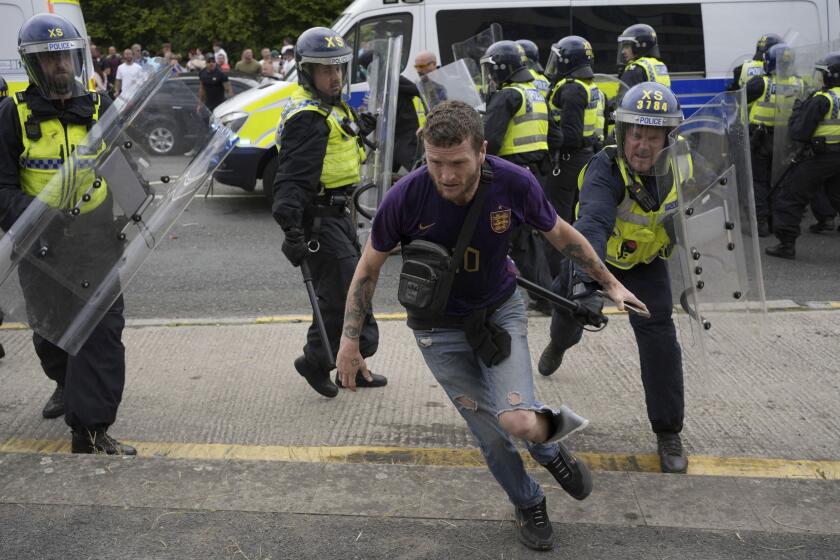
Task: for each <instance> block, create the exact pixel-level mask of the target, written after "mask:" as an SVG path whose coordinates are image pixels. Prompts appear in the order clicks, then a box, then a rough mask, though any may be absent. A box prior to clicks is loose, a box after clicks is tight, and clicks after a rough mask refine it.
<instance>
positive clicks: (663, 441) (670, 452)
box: [656, 432, 688, 474]
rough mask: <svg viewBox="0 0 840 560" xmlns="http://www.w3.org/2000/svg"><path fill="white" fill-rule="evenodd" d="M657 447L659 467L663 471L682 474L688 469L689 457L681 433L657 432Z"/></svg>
mask: <svg viewBox="0 0 840 560" xmlns="http://www.w3.org/2000/svg"><path fill="white" fill-rule="evenodd" d="M656 448H657V451H658V453H659V468H660V469H661V470H662V472H664V473H678V474H682V473H684V472H685V471H687V470H688V457H686V455H685V451H683V446H682V440H681V439H680V434H674V433H668V432H662V433H658V434H656Z"/></svg>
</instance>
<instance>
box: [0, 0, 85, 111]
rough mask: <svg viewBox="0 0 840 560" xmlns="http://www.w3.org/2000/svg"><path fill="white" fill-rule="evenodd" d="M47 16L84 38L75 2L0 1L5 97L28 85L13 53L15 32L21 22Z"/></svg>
mask: <svg viewBox="0 0 840 560" xmlns="http://www.w3.org/2000/svg"><path fill="white" fill-rule="evenodd" d="M43 13H51V14H56V15H59V16H62V17H64V18H66V19H67V20H69V21H70V23H72V24H73V25H74V26H75V27H76V29H77V30H78V31H79V33H80V34H81V35H82V37H87V29H86V28H85V19H84V17H82V8H81V6H80V5H79V0H15V1H8V0H0V76H3V78H4V79H5V80H6V83H7V84H8V86H9V95H12V94H14V92H17V91H22V90H24V89H26V87H27V86H28V85H29V78H27V77H26V70H25V69H24V68H23V65H22V64H21V61H20V57H19V56H18V50H17V38H18V31H20V28H21V26H22V25H23V23H24V22H25V21H26V20H28V19H29V18H30V17H32V16H34V15H35V14H43ZM86 55H87V65H88V76H93V61H92V60H91V57H90V52H87V53H86Z"/></svg>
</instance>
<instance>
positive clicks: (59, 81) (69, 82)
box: [19, 39, 89, 99]
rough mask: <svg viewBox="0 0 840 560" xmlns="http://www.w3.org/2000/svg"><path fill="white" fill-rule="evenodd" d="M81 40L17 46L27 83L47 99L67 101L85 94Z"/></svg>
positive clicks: (87, 77)
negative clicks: (33, 85)
mask: <svg viewBox="0 0 840 560" xmlns="http://www.w3.org/2000/svg"><path fill="white" fill-rule="evenodd" d="M86 49H87V47H86V45H85V41H84V40H82V39H73V40H69V41H58V42H48V43H30V44H28V45H22V46H21V47H20V49H19V50H20V57H21V61H22V62H23V65H24V67H25V68H26V73H27V74H28V76H29V80H30V82H32V83H33V84H35V85H36V86H37V87H38V89H39V90H41V94H42V95H43V96H44V97H45V98H46V99H69V98H71V97H79V96H82V95H85V94H86V93H87V92H88V90H89V88H88V79H89V76H88V71H87V67H86V66H85V56H84V53H85V51H86Z"/></svg>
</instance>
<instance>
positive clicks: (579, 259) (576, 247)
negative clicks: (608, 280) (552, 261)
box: [562, 243, 609, 281]
mask: <svg viewBox="0 0 840 560" xmlns="http://www.w3.org/2000/svg"><path fill="white" fill-rule="evenodd" d="M562 253H563V254H564V255H566V256H567V257H569V258H570V259H572V260H573V261H574V262H575V264H577V265H578V266H579V267H580V268H582V269H583V270H584V272H586V273H587V274H588V275H589V276H590V277H592V279H593V280H597V281H600V280H602V279H604V278H605V276H606V275H607V274H608V273H609V271H608V270H607V267H606V265H604V263H603V262H601V259H599V258H598V257H597V256H595V258H592V257H591V256H589V255H588V254H587V251H586V250H585V249H584V247H583V245H580V244H578V243H569V244H568V245H566V246H565V247H563V250H562Z"/></svg>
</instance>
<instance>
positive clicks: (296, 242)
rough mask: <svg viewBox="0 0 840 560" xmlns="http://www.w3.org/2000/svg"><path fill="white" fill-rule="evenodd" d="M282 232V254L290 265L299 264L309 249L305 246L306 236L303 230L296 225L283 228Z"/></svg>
mask: <svg viewBox="0 0 840 560" xmlns="http://www.w3.org/2000/svg"><path fill="white" fill-rule="evenodd" d="M283 234H284V235H285V239H283V247H282V251H283V254H284V255H286V258H287V259H289V262H290V263H292V266H300V263H302V262H303V259H305V258H306V254H307V252H308V251H309V249H307V247H306V238H305V237H304V235H303V230H302V229H300V228H297V227H292V228H289V229H284V230H283Z"/></svg>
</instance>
